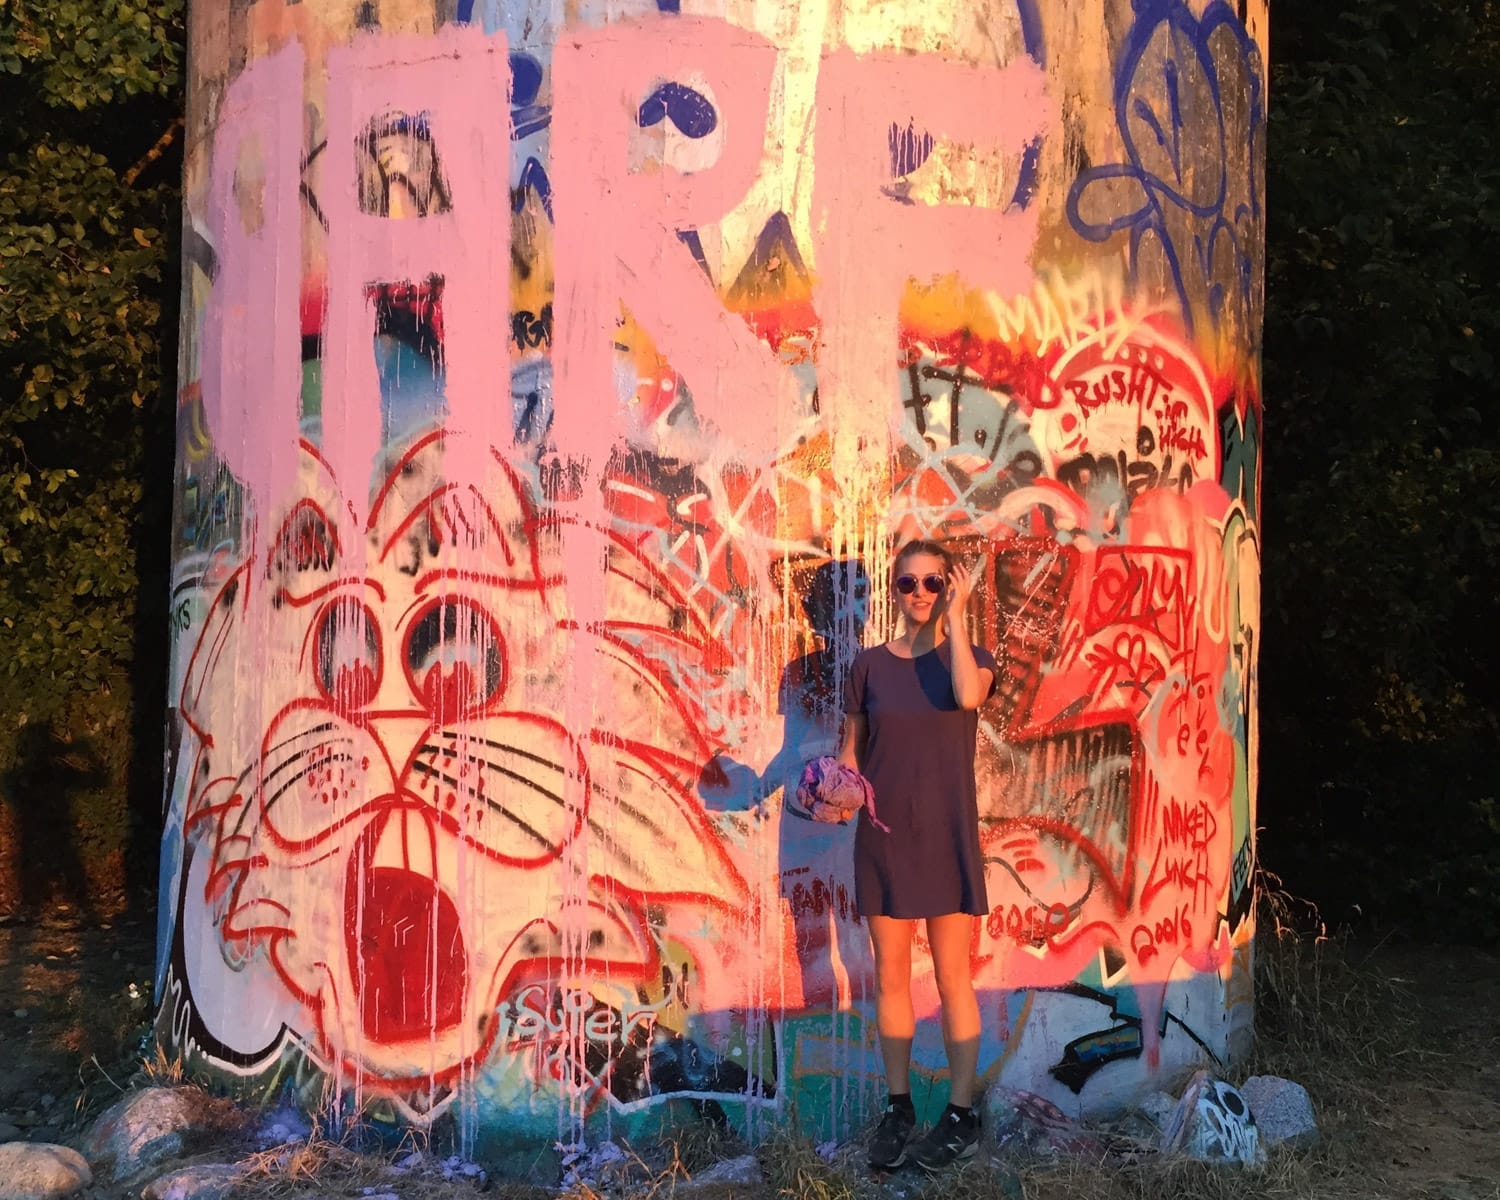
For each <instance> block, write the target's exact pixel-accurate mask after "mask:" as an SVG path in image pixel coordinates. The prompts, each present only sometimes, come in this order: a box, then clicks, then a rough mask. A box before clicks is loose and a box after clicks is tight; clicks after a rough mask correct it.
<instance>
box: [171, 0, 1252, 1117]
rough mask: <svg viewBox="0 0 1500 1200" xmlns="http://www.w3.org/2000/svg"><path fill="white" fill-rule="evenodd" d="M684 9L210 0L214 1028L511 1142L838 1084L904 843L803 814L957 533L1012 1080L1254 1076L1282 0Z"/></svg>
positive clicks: (184, 588)
mask: <svg viewBox="0 0 1500 1200" xmlns="http://www.w3.org/2000/svg"><path fill="white" fill-rule="evenodd" d="M678 9H679V6H678V5H677V4H676V3H672V2H669V0H658V3H657V4H656V5H655V6H653V5H650V4H643V3H624V2H622V0H605V2H604V3H592V2H590V3H583V4H568V5H562V4H555V5H554V4H549V3H545V2H543V0H532V2H530V3H527V2H526V0H517V2H516V3H514V4H501V3H499V2H498V0H360V2H351V0H302V2H295V0H231V3H229V4H228V5H227V6H225V5H221V4H213V3H207V2H200V3H198V4H196V5H195V6H194V11H193V13H192V22H191V60H190V69H191V70H190V74H191V93H190V113H189V118H190V121H189V124H190V130H191V143H190V147H189V155H188V163H187V179H186V182H187V212H186V217H185V223H186V228H185V245H186V248H187V254H186V258H187V265H186V267H185V278H184V285H183V286H184V300H185V303H184V306H183V307H184V314H185V315H184V330H183V333H184V336H183V352H182V371H181V402H180V410H179V411H180V421H179V430H180V433H179V441H178V455H177V464H178V467H177V471H178V475H177V486H178V492H177V495H178V502H177V513H176V520H175V523H174V529H173V537H174V576H173V580H172V587H173V596H174V619H175V630H176V642H175V652H174V658H173V670H172V677H173V691H172V699H171V703H172V711H171V714H170V718H171V727H172V730H173V738H172V756H171V763H170V767H171V771H170V782H169V787H168V795H167V797H166V812H167V822H166V834H165V838H164V841H163V855H162V863H163V870H162V879H163V885H162V902H161V909H160V911H161V930H160V955H159V957H160V961H159V964H158V968H157V976H158V978H157V985H158V993H159V995H160V997H161V1002H162V1007H161V1014H160V1023H159V1033H160V1038H161V1040H162V1042H163V1043H164V1045H165V1047H166V1048H167V1050H168V1052H169V1053H171V1054H176V1055H180V1056H181V1058H182V1059H183V1062H184V1064H185V1066H186V1067H187V1069H188V1071H189V1073H190V1074H192V1075H194V1076H199V1077H210V1078H213V1079H216V1080H218V1081H220V1082H221V1083H223V1084H225V1085H226V1086H230V1087H233V1088H235V1089H236V1090H239V1091H241V1092H243V1093H247V1094H253V1095H258V1096H260V1097H263V1098H265V1099H266V1100H267V1101H270V1100H272V1099H275V1098H277V1097H281V1096H283V1095H284V1094H286V1090H287V1089H288V1087H290V1088H291V1089H292V1091H293V1092H295V1093H296V1095H298V1096H299V1097H300V1098H301V1099H302V1100H303V1101H304V1102H307V1103H310V1104H311V1103H317V1102H318V1097H320V1096H328V1095H331V1096H333V1097H334V1098H335V1100H336V1101H337V1104H338V1106H339V1107H340V1109H341V1111H343V1112H345V1113H348V1112H351V1111H354V1110H355V1109H358V1110H360V1111H363V1112H365V1113H367V1114H369V1115H370V1116H371V1117H372V1118H373V1119H376V1120H388V1121H392V1122H397V1123H400V1122H407V1123H415V1124H428V1123H432V1122H436V1121H438V1120H440V1119H447V1118H448V1117H451V1118H453V1119H454V1120H456V1121H457V1122H458V1126H459V1128H460V1129H462V1130H463V1131H464V1132H465V1133H466V1134H468V1135H471V1136H478V1137H479V1138H481V1140H482V1139H483V1138H485V1137H486V1136H488V1135H492V1134H493V1135H497V1136H501V1137H502V1138H503V1139H510V1140H515V1139H520V1141H521V1142H522V1143H527V1144H530V1143H532V1142H535V1143H541V1142H544V1141H550V1140H552V1139H555V1138H557V1137H559V1136H563V1137H566V1136H570V1135H571V1134H572V1133H574V1132H576V1131H577V1130H578V1129H579V1128H580V1127H582V1128H583V1129H584V1131H585V1133H586V1134H588V1131H589V1130H595V1131H605V1130H608V1131H610V1132H611V1133H616V1134H618V1133H639V1132H640V1131H642V1130H645V1129H649V1128H655V1127H658V1126H660V1125H661V1124H663V1123H668V1124H669V1123H671V1122H673V1121H676V1120H685V1119H698V1116H699V1115H701V1114H703V1113H710V1114H713V1115H715V1116H717V1115H719V1114H722V1116H723V1117H724V1118H726V1119H727V1120H728V1121H729V1123H730V1124H731V1125H733V1126H735V1127H736V1128H739V1129H741V1130H743V1131H745V1132H748V1133H750V1134H751V1135H752V1136H753V1135H756V1134H757V1133H759V1132H762V1131H764V1130H765V1129H767V1128H768V1127H769V1126H770V1125H772V1124H774V1123H775V1122H776V1121H778V1120H780V1119H782V1118H784V1117H785V1116H786V1115H787V1114H788V1113H790V1112H791V1111H792V1110H793V1107H794V1106H795V1111H796V1112H797V1114H798V1117H799V1119H800V1120H801V1121H802V1122H803V1123H804V1124H806V1125H808V1126H811V1127H814V1128H816V1129H817V1130H818V1131H819V1132H820V1134H821V1135H823V1136H827V1135H830V1134H842V1133H846V1132H848V1131H849V1130H851V1129H852V1128H853V1127H855V1126H856V1125H857V1123H858V1122H859V1121H861V1120H862V1119H864V1117H865V1116H866V1115H867V1114H868V1113H869V1112H870V1111H871V1106H872V1104H873V1103H874V1102H876V1101H877V1100H878V1099H879V1098H880V1097H881V1096H883V1091H884V1087H883V1082H882V1080H881V1072H880V1062H879V1055H878V1049H877V1046H876V1044H875V1032H874V1025H873V1008H872V979H871V960H870V950H869V942H868V937H867V932H866V928H865V925H864V924H863V922H862V921H861V920H860V917H859V915H858V913H857V912H856V911H855V909H854V905H853V896H852V880H851V871H850V856H851V846H852V839H853V833H852V830H851V829H849V828H846V827H834V826H825V825H820V824H815V823H813V822H811V821H807V820H803V819H800V818H798V817H797V816H795V815H794V814H793V813H792V811H791V807H790V804H789V803H788V802H787V801H786V798H787V797H788V796H789V795H790V794H791V792H793V791H794V790H795V782H796V780H797V777H798V774H799V772H800V770H801V768H802V765H803V763H804V762H805V761H807V760H808V759H810V758H812V757H814V756H816V755H818V754H822V753H828V752H831V751H832V750H833V748H834V747H835V745H836V739H837V734H838V722H839V712H840V708H841V705H840V701H839V693H840V689H841V687H842V683H843V679H844V675H845V673H846V669H847V666H848V663H849V661H850V658H851V657H852V655H853V653H854V651H855V650H856V649H857V648H858V646H859V645H860V644H861V643H863V644H872V643H874V642H877V641H880V640H882V639H884V638H886V637H888V636H891V633H892V616H893V607H892V603H891V588H890V584H889V568H890V564H891V556H892V548H893V546H894V545H895V544H896V543H897V542H899V541H901V540H904V539H906V538H908V537H914V536H924V537H931V538H936V539H938V540H940V541H942V542H944V543H945V544H946V545H948V546H950V547H952V548H953V549H954V550H956V551H958V552H959V553H961V554H963V555H965V556H966V557H968V558H969V559H971V560H973V561H976V562H982V564H983V567H982V580H981V584H980V587H979V592H978V603H977V604H976V606H975V612H976V618H975V626H974V637H975V639H976V641H978V642H980V643H982V644H984V645H986V646H988V647H990V648H991V649H993V650H994V651H995V653H996V654H997V656H998V657H999V658H1000V660H1001V663H1002V668H1001V671H1000V679H999V685H998V689H997V694H996V695H995V697H994V698H993V699H992V700H991V701H990V702H989V703H988V704H987V705H986V706H985V708H984V709H983V712H982V724H981V730H980V750H979V760H978V775H979V783H980V816H981V827H982V843H983V847H984V854H985V857H986V869H987V887H988V898H989V905H990V911H989V913H988V915H987V916H986V917H984V918H982V919H980V920H979V921H978V922H977V929H976V936H975V940H974V945H973V972H974V978H975V980H976V983H977V985H978V988H979V992H980V997H981V1005H982V1012H983V1020H984V1038H983V1045H982V1053H981V1062H980V1069H981V1072H982V1077H983V1081H984V1082H985V1083H986V1084H987V1085H994V1086H1000V1087H1008V1088H1014V1089H1020V1090H1024V1091H1028V1092H1033V1093H1037V1094H1039V1095H1041V1096H1043V1097H1044V1098H1046V1099H1047V1100H1050V1101H1051V1102H1053V1103H1055V1104H1057V1105H1058V1106H1059V1107H1061V1108H1062V1109H1063V1110H1065V1111H1068V1112H1074V1113H1077V1112H1081V1111H1102V1110H1108V1109H1110V1108H1113V1107H1118V1106H1119V1105H1121V1104H1123V1103H1126V1102H1128V1101H1129V1100H1130V1099H1131V1097H1132V1096H1133V1095H1135V1094H1137V1093H1138V1092H1139V1091H1140V1090H1141V1089H1143V1088H1145V1087H1148V1086H1153V1085H1160V1084H1165V1083H1170V1081H1171V1079H1172V1078H1174V1077H1175V1076H1176V1074H1177V1073H1178V1072H1179V1070H1180V1069H1182V1068H1183V1067H1184V1066H1185V1065H1187V1064H1190V1063H1198V1062H1202V1061H1208V1062H1210V1063H1211V1062H1212V1061H1213V1060H1215V1059H1217V1060H1218V1061H1220V1062H1221V1063H1224V1062H1227V1061H1228V1060H1229V1059H1231V1058H1232V1057H1233V1056H1235V1055H1237V1054H1240V1053H1242V1052H1243V1050H1244V1047H1245V1045H1246V1042H1247V1039H1248V1035H1249V1032H1250V1028H1251V987H1250V946H1251V933H1252V928H1253V912H1252V883H1251V876H1252V869H1253V866H1254V861H1255V849H1254V825H1255V815H1254V814H1255V801H1254V797H1255V754H1256V723H1255V705H1256V698H1255V678H1256V653H1257V649H1258V647H1257V644H1256V637H1255V633H1256V630H1257V628H1258V626H1259V602H1258V594H1259V584H1258V575H1259V563H1260V553H1259V534H1258V517H1259V514H1258V495H1257V484H1258V480H1259V474H1260V472H1259V430H1260V412H1261V396H1260V331H1261V310H1262V245H1263V216H1264V175H1263V164H1264V152H1265V120H1266V95H1265V82H1266V78H1265V66H1264V63H1265V53H1264V51H1265V38H1266V3H1265V0H1241V3H1239V4H1238V5H1237V6H1230V5H1228V4H1226V3H1223V2H1222V0H1213V2H1212V3H1207V4H1204V3H1201V2H1200V0H1192V2H1191V3H1188V2H1185V0H1134V3H1127V2H1126V0H980V2H978V3H975V2H973V0H922V2H921V3H916V2H915V0H910V2H908V0H897V2H892V3H880V4H875V3H868V4H866V3H856V4H849V3H837V4H836V3H829V2H826V0H806V2H797V3H789V2H783V0H734V2H733V3H727V4H726V3H719V4H713V3H710V4H704V5H695V4H684V5H683V6H682V11H678ZM914 995H915V1003H916V1006H917V1010H918V1013H919V1016H920V1017H921V1018H922V1024H921V1030H920V1033H919V1036H918V1039H917V1044H916V1060H917V1088H916V1091H917V1097H918V1099H919V1101H920V1102H921V1103H922V1104H923V1105H924V1106H925V1107H927V1108H928V1110H929V1111H931V1110H932V1109H933V1107H934V1106H935V1105H937V1104H938V1103H940V1102H941V1100H942V1099H943V1098H944V1096H945V1094H946V1083H945V1077H944V1073H943V1056H942V1046H941V1043H940V1040H939V1037H938V1030H937V1025H936V1021H935V1019H933V1018H934V1016H935V1013H936V1004H937V999H936V992H935V989H934V985H933V982H932V974H931V967H930V963H929V962H928V960H927V957H926V953H925V946H919V953H918V961H917V965H916V978H915V983H914ZM597 1135H598V1134H597V1133H596V1134H589V1136H597Z"/></svg>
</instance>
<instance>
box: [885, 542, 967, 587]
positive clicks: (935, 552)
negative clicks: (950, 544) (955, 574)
mask: <svg viewBox="0 0 1500 1200" xmlns="http://www.w3.org/2000/svg"><path fill="white" fill-rule="evenodd" d="M918 554H930V555H932V557H933V558H940V559H942V560H943V574H945V575H946V574H947V573H948V572H949V571H951V570H953V555H952V553H951V552H950V551H949V550H948V548H947V547H946V546H940V545H938V544H937V543H936V542H934V541H929V540H928V539H927V538H914V539H913V540H912V541H909V542H907V543H906V545H904V546H902V547H901V549H899V550H897V551H896V557H895V559H894V560H893V561H892V563H891V577H892V578H895V576H897V575H899V574H901V564H902V563H904V562H905V561H906V560H907V559H908V558H914V557H915V556H916V555H918Z"/></svg>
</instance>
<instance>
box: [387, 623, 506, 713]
mask: <svg viewBox="0 0 1500 1200" xmlns="http://www.w3.org/2000/svg"><path fill="white" fill-rule="evenodd" d="M406 675H407V679H408V680H409V681H410V683H411V690H412V694H413V695H414V696H416V697H417V699H418V701H419V702H420V703H421V704H422V706H423V707H424V708H426V709H427V711H428V712H430V713H431V714H432V715H433V717H434V718H435V719H437V720H438V721H439V722H440V723H441V722H446V721H451V720H454V719H456V718H462V717H468V716H472V715H474V714H476V713H478V712H480V711H481V710H483V709H484V708H485V706H486V705H488V704H489V703H490V702H491V701H492V700H494V699H495V698H496V697H497V696H499V695H500V693H501V692H502V690H503V689H504V686H505V651H504V648H503V645H502V643H501V638H500V630H499V629H498V628H497V627H496V625H495V622H494V619H493V618H492V617H491V616H490V615H489V614H488V613H486V612H484V611H483V610H481V609H480V608H478V607H477V606H475V605H473V604H471V603H469V602H468V601H467V600H459V599H454V598H452V597H449V598H446V599H444V600H441V601H439V602H438V603H437V604H435V605H433V606H432V607H431V608H429V609H428V610H427V611H426V612H424V613H423V614H422V615H421V616H419V617H418V618H417V619H416V620H415V621H414V622H413V623H412V627H411V631H410V632H409V633H408V634H407V635H406Z"/></svg>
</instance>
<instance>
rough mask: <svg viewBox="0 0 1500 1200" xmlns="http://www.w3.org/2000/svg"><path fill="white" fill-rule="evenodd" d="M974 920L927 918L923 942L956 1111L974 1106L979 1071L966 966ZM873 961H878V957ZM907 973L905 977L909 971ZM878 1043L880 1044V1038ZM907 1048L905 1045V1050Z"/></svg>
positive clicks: (975, 1014) (974, 1005) (975, 1005)
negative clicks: (929, 957) (938, 1004)
mask: <svg viewBox="0 0 1500 1200" xmlns="http://www.w3.org/2000/svg"><path fill="white" fill-rule="evenodd" d="M974 920H975V919H974V918H973V917H971V916H969V915H968V914H967V913H949V914H947V915H946V916H941V917H928V918H927V941H928V944H929V945H931V947H932V966H933V971H934V972H935V974H936V977H937V987H938V996H939V998H940V999H941V1000H942V1002H943V1047H944V1049H946V1050H947V1052H948V1078H949V1080H950V1081H951V1084H950V1093H949V1101H950V1102H951V1103H953V1104H956V1105H957V1106H958V1107H959V1108H968V1107H969V1106H970V1105H972V1104H973V1103H974V1081H975V1076H976V1074H977V1073H978V1069H979V1000H978V998H977V997H976V996H975V995H974V975H973V972H972V971H971V969H970V965H969V947H970V944H971V942H972V939H973V936H974ZM876 960H877V962H878V961H879V955H878V953H877V956H876ZM907 969H908V977H909V974H910V967H909V966H908V968H907ZM909 1004H910V993H908V1005H909ZM877 1011H878V1001H877ZM881 1040H882V1042H884V1037H883V1036H882V1039H881ZM910 1045H911V1043H910V1042H908V1043H907V1046H908V1048H909V1047H910ZM887 1070H889V1067H887Z"/></svg>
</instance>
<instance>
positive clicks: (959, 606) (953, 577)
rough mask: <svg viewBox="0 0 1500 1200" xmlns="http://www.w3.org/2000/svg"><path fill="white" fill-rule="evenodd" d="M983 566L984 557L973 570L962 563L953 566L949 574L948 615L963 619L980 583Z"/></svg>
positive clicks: (946, 606)
mask: <svg viewBox="0 0 1500 1200" xmlns="http://www.w3.org/2000/svg"><path fill="white" fill-rule="evenodd" d="M983 565H984V558H983V557H981V558H980V560H979V562H978V563H976V564H975V567H974V569H973V570H971V569H970V568H969V567H967V566H965V565H964V564H963V563H962V562H955V563H954V564H953V569H952V570H951V571H949V572H948V594H947V596H946V597H945V599H946V601H947V603H946V605H945V609H946V611H947V612H948V613H950V614H952V615H953V616H955V617H959V618H962V616H963V612H964V609H965V608H966V607H968V603H969V597H970V596H971V595H972V594H973V592H974V585H975V584H976V583H977V582H978V581H979V570H980V569H981V568H982V567H983Z"/></svg>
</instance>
